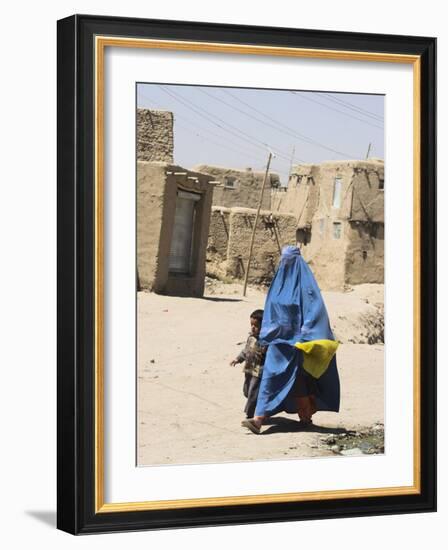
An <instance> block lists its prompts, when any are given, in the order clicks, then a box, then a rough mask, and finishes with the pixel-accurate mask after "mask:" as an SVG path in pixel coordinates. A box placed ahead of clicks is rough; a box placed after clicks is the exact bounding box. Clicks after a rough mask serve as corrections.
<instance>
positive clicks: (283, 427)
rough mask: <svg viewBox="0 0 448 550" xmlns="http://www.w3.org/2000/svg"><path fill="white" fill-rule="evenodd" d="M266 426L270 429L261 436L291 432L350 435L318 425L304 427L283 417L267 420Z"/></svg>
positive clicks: (343, 429)
mask: <svg viewBox="0 0 448 550" xmlns="http://www.w3.org/2000/svg"><path fill="white" fill-rule="evenodd" d="M264 426H269V428H265V429H263V431H262V432H261V434H260V435H269V434H274V433H289V432H311V433H319V434H337V435H340V434H346V433H348V430H346V429H345V428H327V427H325V426H319V425H317V424H308V425H305V426H304V425H303V424H302V423H301V422H300V421H299V420H293V419H291V418H284V417H282V416H279V417H276V418H270V419H269V420H266V422H265V423H264Z"/></svg>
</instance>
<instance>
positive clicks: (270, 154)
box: [243, 153, 272, 296]
mask: <svg viewBox="0 0 448 550" xmlns="http://www.w3.org/2000/svg"><path fill="white" fill-rule="evenodd" d="M271 159H272V153H269V158H268V164H267V166H266V172H265V174H264V180H263V185H262V187H261V193H260V202H259V203H258V208H257V213H256V215H255V222H254V227H253V229H252V237H251V239H250V247H249V258H248V260H247V265H246V273H245V274H244V288H243V296H246V290H247V280H248V278H249V267H250V261H251V259H252V251H253V248H254V240H255V231H256V229H257V223H258V218H259V216H260V210H261V205H262V203H263V193H264V188H265V187H266V182H267V179H268V173H269V166H270V165H271Z"/></svg>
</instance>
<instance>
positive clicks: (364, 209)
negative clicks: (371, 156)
mask: <svg viewBox="0 0 448 550" xmlns="http://www.w3.org/2000/svg"><path fill="white" fill-rule="evenodd" d="M380 183H381V185H382V186H383V189H380ZM350 218H351V219H352V220H354V221H355V220H356V221H370V222H381V223H384V163H382V162H375V161H371V162H365V163H360V164H359V165H358V166H357V167H355V174H354V178H353V199H352V207H351V214H350Z"/></svg>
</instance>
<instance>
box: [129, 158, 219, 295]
mask: <svg viewBox="0 0 448 550" xmlns="http://www.w3.org/2000/svg"><path fill="white" fill-rule="evenodd" d="M209 179H210V178H209V177H207V176H204V175H203V174H199V173H195V172H192V171H189V170H185V169H183V168H181V167H179V166H173V165H170V164H166V163H151V162H138V163H137V271H138V279H139V285H140V288H141V289H143V290H152V291H154V292H158V293H162V294H173V295H181V296H202V294H203V291H204V279H205V255H206V246H207V238H208V233H209V222H210V211H211V203H212V196H213V186H211V185H209V184H208V181H209ZM179 189H181V190H185V191H191V192H196V193H199V194H201V200H200V201H199V202H198V203H197V206H196V214H195V222H194V230H193V261H192V265H193V268H192V271H191V273H189V274H182V275H178V274H173V273H170V271H169V255H170V248H171V239H172V234H173V226H174V216H175V211H176V199H177V191H178V190H179Z"/></svg>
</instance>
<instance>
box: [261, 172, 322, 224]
mask: <svg viewBox="0 0 448 550" xmlns="http://www.w3.org/2000/svg"><path fill="white" fill-rule="evenodd" d="M319 177H320V167H319V166H318V165H312V164H303V165H297V166H294V167H293V170H292V172H291V177H290V179H289V182H288V187H287V189H286V191H283V190H282V189H273V190H272V195H271V207H272V211H273V212H280V213H284V214H286V213H289V214H294V216H296V219H297V227H311V223H312V219H313V215H314V213H315V211H316V208H317V205H318V201H319Z"/></svg>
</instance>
